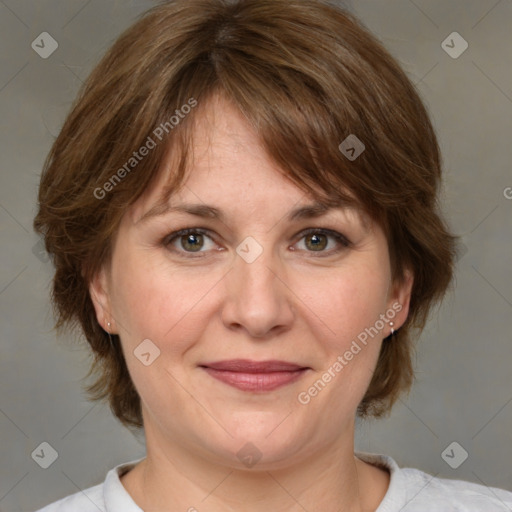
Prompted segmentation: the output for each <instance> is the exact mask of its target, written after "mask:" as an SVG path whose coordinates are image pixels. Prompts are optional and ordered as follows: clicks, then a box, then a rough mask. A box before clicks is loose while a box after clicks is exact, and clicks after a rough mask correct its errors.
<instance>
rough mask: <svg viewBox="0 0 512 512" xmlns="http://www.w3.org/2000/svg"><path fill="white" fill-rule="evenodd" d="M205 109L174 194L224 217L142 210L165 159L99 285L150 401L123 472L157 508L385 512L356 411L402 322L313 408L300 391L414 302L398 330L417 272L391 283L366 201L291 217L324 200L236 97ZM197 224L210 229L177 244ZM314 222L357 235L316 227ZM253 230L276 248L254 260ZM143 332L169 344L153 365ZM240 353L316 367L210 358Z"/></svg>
mask: <svg viewBox="0 0 512 512" xmlns="http://www.w3.org/2000/svg"><path fill="white" fill-rule="evenodd" d="M204 107H206V108H205V109H204V110H203V111H202V115H201V116H199V117H198V118H197V119H196V127H195V142H194V162H193V165H192V167H191V169H190V172H189V174H188V175H187V178H186V182H185V186H184V187H182V188H181V189H180V191H177V192H175V193H174V194H173V195H172V196H171V201H170V202H171V204H173V205H174V204H176V203H203V204H208V205H213V206H215V207H217V208H219V209H221V210H222V211H223V212H224V213H225V219H224V221H220V220H219V219H211V218H198V217H195V216H192V215H190V214H185V213H176V212H169V213H167V214H164V215H161V216H153V217H146V218H145V219H143V220H141V218H142V217H143V216H144V215H145V214H146V213H147V212H148V211H149V210H151V209H152V207H153V206H154V205H155V204H156V203H157V202H158V200H159V198H160V193H161V191H162V189H163V187H164V185H165V183H166V177H167V176H168V173H169V170H170V168H171V160H170V159H167V160H166V161H165V162H164V163H163V165H162V170H161V173H160V179H159V180H157V182H156V183H155V184H154V186H153V188H151V189H150V190H148V191H147V193H146V194H145V195H144V196H143V197H141V198H140V199H139V200H138V202H137V203H135V204H134V205H133V207H132V208H130V209H129V210H128V211H127V213H126V214H125V216H124V218H123V220H122V222H121V225H120V228H119V231H118V233H117V237H116V240H115V244H114V250H113V254H112V259H111V261H110V262H109V265H108V266H105V267H104V268H103V269H102V270H101V271H100V272H99V273H98V275H97V276H96V277H95V279H94V280H93V282H92V283H91V285H90V292H91V296H92V297H93V301H94V303H95V307H96V312H97V317H98V321H99V322H100V324H101V325H102V326H103V327H104V328H105V329H106V330H107V329H108V327H107V322H111V327H110V331H111V332H116V333H118V334H119V335H120V338H121V342H122V348H123V352H124V355H125V358H126V361H127V365H128V369H129V371H130V375H131V377H132V379H133V382H134V384H135V387H136V389H137V391H138V393H139V395H140V396H141V399H142V409H143V418H144V429H145V435H146V447H147V457H146V459H144V460H143V461H142V462H140V463H139V464H138V465H137V466H136V467H135V468H134V469H132V470H131V471H130V472H129V473H127V474H126V475H124V476H123V477H122V479H121V481H122V483H123V485H124V486H125V488H126V489H127V491H128V492H129V493H130V495H131V496H132V497H133V499H134V501H135V502H136V503H137V504H138V505H139V506H140V507H141V508H143V509H144V510H146V511H149V510H155V511H156V510H159V511H164V510H168V511H176V510H183V511H186V510H194V509H193V508H191V507H195V508H196V509H197V510H198V511H206V510H208V511H209V512H217V511H219V512H220V511H222V512H226V511H239V510H244V511H246V512H252V511H259V512H261V511H262V510H272V511H274V512H280V511H303V510H304V509H306V510H309V511H316V510H329V511H337V510H344V511H362V510H365V511H373V510H375V509H376V508H377V507H378V505H379V503H380V502H381V500H382V499H383V497H384V495H385V493H386V490H387V488H388V485H389V475H388V473H387V472H386V471H385V470H382V469H379V468H377V467H374V466H372V465H370V464H367V463H364V462H362V461H361V460H359V459H357V458H356V457H355V456H354V427H355V414H356V409H357V405H358V403H359V402H360V401H361V399H362V398H363V396H364V394H365V391H366V389H367V387H368V385H369V383H370V380H371V377H372V374H373V372H374V369H375V365H376V362H377V358H378V354H379V350H380V346H381V343H382V339H383V338H384V337H386V336H388V335H389V334H390V331H391V327H390V326H389V325H388V324H386V325H385V327H384V329H383V330H382V331H381V332H380V333H379V335H378V336H375V337H374V338H373V339H371V338H370V340H369V342H368V344H367V345H366V346H364V347H363V348H362V350H361V351H360V352H359V353H358V354H357V355H355V356H354V358H353V359H352V360H351V361H350V362H348V363H347V365H346V366H344V368H343V370H342V371H341V372H339V373H337V374H336V377H334V378H332V380H331V381H330V382H329V383H328V384H327V385H326V386H325V387H324V388H323V389H322V391H321V392H319V393H318V394H317V395H316V396H315V397H313V398H311V400H310V402H309V403H308V404H306V405H303V404H301V403H300V402H299V401H298V399H297V396H298V394H299V393H300V392H303V391H307V390H308V388H309V387H310V386H311V385H312V384H313V383H314V382H315V381H317V380H318V379H319V378H321V376H322V375H323V374H324V372H325V371H326V370H327V369H328V368H329V367H332V365H333V363H334V362H335V361H336V360H337V358H338V356H340V355H343V354H344V353H345V351H346V350H348V349H349V348H350V344H351V342H352V340H354V339H356V337H357V335H358V334H359V333H361V332H362V331H364V329H365V328H367V327H370V326H373V325H374V324H375V322H376V320H378V319H379V315H381V314H383V313H385V312H386V310H388V309H389V308H391V307H392V305H393V304H396V303H399V304H400V305H401V306H402V309H401V311H400V312H399V313H397V314H396V316H395V317H394V318H393V322H394V329H398V328H399V327H400V326H401V325H402V324H403V322H404V321H405V320H406V317H407V313H408V307H409V298H410V292H411V286H412V277H411V276H410V274H409V273H407V276H408V277H407V279H406V280H405V281H404V282H403V283H401V284H397V283H394V282H393V281H392V279H391V270H390V262H389V255H388V246H387V241H386V238H385V235H384V233H383V231H382V230H381V228H380V227H378V226H377V225H371V224H370V225H366V226H365V223H364V222H363V221H362V216H361V215H360V214H358V213H357V211H356V210H353V209H352V210H348V209H342V208H336V209H331V210H330V211H329V212H327V213H326V214H324V215H323V216H321V217H318V218H314V219H305V220H300V221H289V220H287V219H286V215H287V214H288V212H289V211H290V210H292V209H293V208H296V207H297V206H299V205H305V204H310V203H311V202H313V199H312V198H311V197H308V195H307V194H305V193H304V192H303V191H302V190H300V189H299V188H298V187H297V186H296V185H295V184H294V183H292V182H291V181H290V180H289V179H288V178H286V177H285V176H283V174H282V173H281V172H280V171H279V169H278V168H277V167H276V164H275V163H273V162H272V161H271V160H270V159H269V157H268V156H267V155H266V153H265V151H264V150H263V148H262V147H261V145H260V143H259V140H258V137H257V135H256V134H255V132H254V131H253V130H252V129H251V127H250V126H249V124H248V123H247V121H246V120H245V119H244V117H243V116H242V115H241V114H240V113H239V111H238V110H236V109H235V108H234V107H233V106H232V105H231V104H230V103H229V102H228V101H226V100H225V99H223V98H222V97H220V96H217V97H214V98H213V100H211V101H210V102H209V103H208V105H205V106H204ZM367 224H368V222H367ZM184 228H204V229H206V230H208V234H207V235H205V236H203V238H202V239H201V237H200V236H197V235H196V237H197V238H195V239H194V238H193V239H192V244H189V245H187V240H189V239H188V238H187V237H186V236H185V237H181V238H180V237H179V236H178V237H177V238H175V239H174V240H173V241H172V242H169V237H167V235H170V234H171V233H174V232H177V231H178V230H180V229H184ZM307 228H317V229H320V228H324V229H330V230H334V231H336V232H339V233H341V234H343V235H344V236H345V237H347V238H348V239H349V240H350V242H351V243H350V245H349V246H348V247H345V246H344V245H342V244H341V243H339V242H337V241H336V239H335V238H333V237H331V236H327V237H322V234H321V233H320V234H318V233H316V234H317V236H319V237H320V238H319V239H318V238H317V239H315V238H314V234H313V235H311V234H310V235H307V236H304V235H303V234H301V232H302V231H304V230H305V229H307ZM248 236H251V237H253V238H254V239H255V240H256V241H257V242H258V243H259V245H260V246H261V247H262V249H263V252H262V254H261V255H260V256H259V257H258V258H257V259H256V260H255V261H254V262H252V263H247V262H246V261H245V260H244V259H243V258H242V257H240V256H239V255H238V254H237V252H236V249H237V247H238V246H239V245H240V244H241V242H242V241H244V239H245V238H246V237H248ZM165 237H167V239H166V240H165ZM162 240H164V241H162ZM314 241H316V242H317V245H316V246H315V245H314V244H313V243H312V242H314ZM165 242H167V243H165ZM318 245H320V247H321V249H320V250H318V249H317V250H315V247H316V248H318ZM194 248H199V252H195V251H194ZM336 249H338V250H337V251H336ZM145 339H150V340H151V341H152V342H153V343H154V344H155V345H156V346H157V347H158V348H159V350H160V356H159V357H158V358H157V359H155V360H154V362H153V363H152V364H150V365H149V366H145V365H144V364H142V363H141V361H140V360H139V359H138V358H137V357H135V356H134V354H133V352H134V350H135V349H136V347H137V346H138V345H139V344H140V343H141V342H142V340H145ZM232 358H245V359H253V360H257V361H262V360H268V359H280V360H285V361H289V362H293V363H297V364H300V365H301V366H306V367H309V368H310V369H309V370H308V371H307V372H306V373H305V374H304V375H303V376H302V377H301V378H300V379H299V380H298V381H295V382H294V383H291V384H288V385H286V386H283V387H280V388H278V389H276V390H274V391H267V392H247V391H241V390H238V389H236V388H233V387H231V386H228V385H227V384H225V383H223V382H220V381H218V380H216V379H214V378H212V377H211V376H210V375H208V374H207V373H206V372H205V371H204V369H202V368H200V367H199V365H200V364H202V363H204V362H206V361H220V360H225V359H232ZM248 442H250V443H252V444H253V445H254V446H256V448H257V450H258V451H259V452H260V453H261V454H262V457H261V459H260V460H259V461H258V462H257V463H256V464H255V465H254V466H252V467H250V468H249V467H247V466H246V465H244V463H243V462H242V461H241V460H240V459H239V458H238V457H237V455H236V453H237V452H238V451H239V450H240V449H241V448H242V447H243V446H244V445H246V443H248ZM203 500H204V501H203Z"/></svg>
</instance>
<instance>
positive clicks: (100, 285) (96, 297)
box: [89, 267, 116, 334]
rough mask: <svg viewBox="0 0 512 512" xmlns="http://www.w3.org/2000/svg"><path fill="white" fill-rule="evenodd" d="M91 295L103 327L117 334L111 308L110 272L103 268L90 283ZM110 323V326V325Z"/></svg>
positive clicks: (99, 321)
mask: <svg viewBox="0 0 512 512" xmlns="http://www.w3.org/2000/svg"><path fill="white" fill-rule="evenodd" d="M89 295H90V296H91V300H92V303H93V305H94V310H95V311H96V318H97V320H98V323H99V324H100V325H101V327H102V328H103V329H104V330H105V331H107V332H109V333H110V334H115V329H116V328H115V323H114V319H113V317H112V313H111V306H110V288H109V275H108V270H107V269H106V268H105V267H102V268H101V269H100V270H99V271H98V272H97V273H96V274H95V275H94V277H93V279H92V280H91V282H90V283H89ZM109 322H110V325H108V324H109Z"/></svg>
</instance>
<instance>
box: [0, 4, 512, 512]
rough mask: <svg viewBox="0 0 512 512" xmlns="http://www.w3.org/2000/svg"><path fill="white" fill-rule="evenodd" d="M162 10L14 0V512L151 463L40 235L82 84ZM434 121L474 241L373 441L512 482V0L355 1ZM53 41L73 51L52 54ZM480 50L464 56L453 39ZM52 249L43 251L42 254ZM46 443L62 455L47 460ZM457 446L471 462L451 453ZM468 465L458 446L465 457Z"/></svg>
mask: <svg viewBox="0 0 512 512" xmlns="http://www.w3.org/2000/svg"><path fill="white" fill-rule="evenodd" d="M151 5H152V4H151V2H149V1H113V0H108V1H104V0H103V1H100V0H89V1H88V0H66V1H65V2H64V1H56V0H0V41H1V44H0V63H1V65H0V133H1V139H0V140H1V153H0V155H1V156H0V159H1V160H0V161H1V168H0V175H1V190H0V237H1V244H0V257H1V262H2V263H1V267H0V311H1V318H2V323H1V331H0V332H1V345H0V346H1V361H0V388H1V389H2V392H1V399H0V443H1V445H0V450H1V462H0V510H2V511H12V512H14V511H30V510H34V509H35V508H38V507H41V506H43V505H45V504H47V503H49V502H51V501H54V500H56V499H58V498H61V497H63V496H65V495H68V494H71V493H74V492H77V491H78V490H79V489H84V488H86V487H89V486H91V485H95V484H97V483H99V482H101V481H103V479H104V477H105V474H106V472H107V470H108V469H110V468H111V467H113V466H114V465H116V464H119V463H121V462H125V461H128V460H133V459H136V458H139V457H142V456H143V455H144V444H143V440H142V439H139V440H137V439H136V438H135V437H134V436H133V435H132V434H131V433H130V432H129V431H128V430H126V429H124V428H123V427H122V426H121V425H120V424H119V423H117V422H116V421H115V420H114V419H113V417H112V416H111V413H110V411H109V409H108V407H106V406H103V405H100V404H96V405H93V404H91V403H88V402H87V401H86V400H85V397H84V395H83V394H82V391H81V379H82V378H83V376H85V374H86V371H87V369H88V363H89V361H90V358H89V355H88V352H87V351H86V350H84V349H83V348H82V347H81V346H80V344H78V343H75V342H74V341H73V339H72V338H68V337H61V338H57V337H56V336H55V334H54V332H53V331H52V326H53V324H52V314H51V308H50V305H49V300H48V290H49V283H50V280H51V276H52V269H51V267H50V264H49V263H48V262H46V261H45V259H44V257H41V256H39V257H38V256H36V254H38V253H37V250H34V246H35V245H36V243H37V242H38V240H37V238H36V236H35V235H34V234H33V233H32V229H31V223H32V219H33V216H34V213H35V202H36V199H35V198H36V190H37V184H38V175H39V173H40V171H41V167H42V164H43V161H44V158H45V156H46V153H47V152H48V150H49V148H50V145H51V143H52V140H53V137H54V136H55V135H56V134H57V133H58V130H59V127H60V124H61V122H62V120H63V119H64V116H65V113H66V111H67V109H68V108H69V106H70V103H71V101H72V100H73V98H74V96H75V94H76V92H77V89H78V87H79V85H80V83H81V82H82V80H83V79H84V78H85V77H86V76H87V74H88V73H89V71H90V70H91V69H92V66H93V65H94V63H95V62H97V60H98V59H99V57H100V56H101V54H102V53H103V52H104V51H105V50H106V48H107V47H108V46H109V45H110V44H111V43H112V41H113V40H114V39H115V38H116V37H117V35H119V33H120V32H121V31H122V30H123V29H124V28H125V27H127V26H128V25H129V24H131V23H132V22H133V21H134V19H135V17H136V16H137V15H138V14H139V13H141V12H142V11H144V10H145V9H147V8H148V7H150V6H151ZM351 6H352V9H353V11H354V12H355V13H356V14H357V15H358V16H359V17H360V18H361V19H362V20H363V22H364V23H365V24H366V25H367V26H368V27H369V28H370V29H371V30H372V31H373V32H374V33H375V34H376V35H377V36H378V37H379V38H380V39H381V40H382V41H383V42H384V44H385V45H386V47H387V48H388V49H389V50H390V51H391V52H392V53H393V54H394V55H395V57H396V58H397V59H398V60H399V61H400V62H401V64H402V65H403V67H404V68H405V70H406V72H407V73H408V75H409V76H410V78H411V79H412V81H413V82H414V83H416V84H418V87H419V89H420V92H421V94H422V96H423V98H424V100H425V102H426V104H427V106H428V108H429V110H430V112H431V115H432V119H433V122H434V125H435V127H436V130H437V132H438V135H439V139H440V143H441V149H442V151H443V155H444V164H445V173H446V175H445V191H444V197H443V205H444V209H445V211H446V216H447V218H448V220H449V222H450V224H451V226H452V227H453V229H454V231H455V232H456V233H458V234H460V235H462V237H463V242H464V245H465V248H464V250H463V253H462V255H461V258H460V260H459V263H458V270H457V276H456V283H455V287H454V292H453V293H451V294H450V295H449V296H448V297H447V298H446V300H445V302H444V303H443V306H442V307H441V308H440V310H439V315H438V316H437V317H436V318H435V319H433V320H432V321H431V322H430V323H429V324H428V327H427V329H426V331H425V332H424V334H423V336H422V337H421V340H420V341H419V343H418V349H417V360H416V368H417V382H416V384H415V387H414V388H413V391H412V392H411V394H410V395H409V396H408V397H407V398H404V399H403V400H402V401H400V402H399V403H397V405H396V407H395V408H394V410H393V413H392V415H391V416H390V418H388V419H385V420H382V421H377V422H375V421H374V422H364V423H361V424H360V426H359V431H358V435H357V442H356V448H357V449H358V450H363V451H371V452H376V453H386V454H390V455H392V456H393V457H394V458H395V459H396V460H397V461H398V463H399V464H400V465H402V466H412V467H418V468H420V469H422V470H424V471H427V472H429V473H431V474H435V475H438V476H442V477H448V478H457V479H464V480H471V481H474V482H477V483H480V484H484V485H488V486H494V487H502V488H505V489H508V490H512V465H511V464H510V460H512V403H511V402H512V382H511V380H512V379H511V370H510V366H511V364H510V363H511V355H512V329H511V323H510V318H511V316H512V272H510V264H511V262H512V243H511V222H510V219H511V213H512V200H510V199H507V197H506V195H508V196H509V197H511V196H512V190H511V191H510V194H507V190H510V189H507V187H512V173H511V171H510V162H511V156H512V144H511V142H510V135H511V133H512V54H511V48H512V44H511V43H512V31H511V30H510V28H511V26H512V1H511V0H500V1H496V0H485V1H483V0H478V1H477V0H472V1H468V0H452V1H448V2H447V1H446V0H415V1H414V2H413V1H409V0H394V1H388V2H382V1H364V0H353V1H352V2H351ZM43 31H46V32H49V33H50V34H51V35H52V36H53V37H54V38H55V39H56V40H57V41H58V44H59V47H58V49H57V51H55V53H54V54H52V55H51V56H50V57H49V58H48V59H42V58H41V57H40V56H39V55H38V54H37V53H35V51H34V50H33V49H32V48H31V43H32V41H33V40H34V39H36V37H37V36H38V35H39V34H40V33H41V32H43ZM453 31H457V32H459V33H460V34H461V35H462V37H463V38H464V39H465V40H466V41H467V42H468V43H469V48H468V49H467V50H466V51H465V52H464V53H463V54H462V55H461V56H460V57H459V58H457V59H453V58H451V57H450V56H449V55H448V54H447V53H446V52H445V51H444V50H443V49H442V47H441V42H442V41H443V40H445V38H446V37H447V36H448V35H449V34H450V33H452V32H453ZM36 249H37V247H36ZM43 441H47V442H49V443H50V444H51V445H52V446H53V447H54V448H55V449H56V450H57V451H58V454H59V457H58V459H57V460H56V461H55V463H54V464H53V465H52V466H51V467H49V468H48V469H42V468H40V467H39V466H38V465H37V464H36V463H35V462H34V460H33V459H32V458H31V453H32V452H33V450H34V449H35V448H36V447H37V446H38V445H39V444H40V443H41V442H43ZM453 441H456V442H458V443H459V444H460V445H461V446H462V447H463V448H464V449H465V450H466V451H467V452H468V454H469V457H468V459H467V460H466V461H465V462H464V463H463V464H462V465H461V466H460V467H458V468H457V469H452V468H451V467H450V466H448V465H447V463H446V462H445V461H444V460H443V458H442V457H441V453H442V452H443V450H444V449H445V448H446V447H447V446H448V445H449V444H450V443H452V442H453ZM456 456H457V457H458V452H457V453H456Z"/></svg>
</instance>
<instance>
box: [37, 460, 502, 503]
mask: <svg viewBox="0 0 512 512" xmlns="http://www.w3.org/2000/svg"><path fill="white" fill-rule="evenodd" d="M355 455H356V456H357V458H359V459H361V460H363V461H365V462H368V463H370V464H373V465H375V466H380V467H383V468H385V469H387V470H388V471H389V472H390V475H391V478H390V483H389V488H388V490H387V492H386V495H385V496H384V499H383V500H382V501H381V503H380V505H379V507H378V508H377V510H376V511H375V512H512V492H509V491H505V490H503V489H497V488H495V487H486V486H484V485H480V484H475V483H471V482H465V481H463V480H451V479H444V478H436V477H433V476H432V475H429V474H428V473H424V472H423V471H420V470H418V469H413V468H399V467H398V464H397V463H396V462H395V461H394V460H393V459H392V458H391V457H389V456H388V455H380V454H371V453H365V452H356V453H355ZM140 460H142V459H138V460H135V461H131V462H127V463H125V464H120V465H119V466H116V467H115V468H113V469H111V470H110V471H109V472H108V473H107V476H106V478H105V481H104V482H103V483H102V484H99V485H96V486H94V487H90V488H89V489H86V490H85V491H83V492H77V493H76V494H72V495H71V496H68V497H67V498H63V499H61V500H59V501H56V502H54V503H52V504H50V505H48V506H46V507H44V508H42V509H40V510H38V511H36V512H99V511H101V512H143V511H142V509H141V508H140V507H139V506H138V505H136V504H135V502H134V501H133V499H132V498H131V496H130V495H129V494H128V492H127V491H126V489H125V488H124V486H123V484H122V483H121V480H120V476H122V475H123V474H124V473H126V472H127V471H129V470H130V469H131V468H132V467H133V466H135V464H137V462H139V461H140ZM196 508H197V510H198V511H200V510H201V509H202V507H201V506H200V505H199V504H198V505H197V506H196ZM203 508H204V507H203Z"/></svg>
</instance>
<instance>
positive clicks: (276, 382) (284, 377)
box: [200, 359, 309, 391]
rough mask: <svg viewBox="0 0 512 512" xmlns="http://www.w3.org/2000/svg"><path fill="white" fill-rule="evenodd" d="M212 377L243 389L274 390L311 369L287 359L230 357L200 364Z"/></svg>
mask: <svg viewBox="0 0 512 512" xmlns="http://www.w3.org/2000/svg"><path fill="white" fill-rule="evenodd" d="M200 367H201V368H203V369H204V370H205V371H206V372H207V373H208V374H209V375H210V376H211V377H213V378H214V379H217V380H219V381H221V382H224V383H225V384H228V385H230V386H233V387H235V388H237V389H240V390H242V391H272V390H274V389H277V388H280V387H281V386H285V385H287V384H291V383H292V382H295V381H296V380H298V379H300V378H301V377H302V376H303V375H304V373H305V372H306V371H307V370H309V368H308V367H305V366H300V365H298V364H295V363H289V362H287V361H277V360H270V361H251V360H249V359H230V360H228V361H216V362H212V363H205V364H202V365H200Z"/></svg>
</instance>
